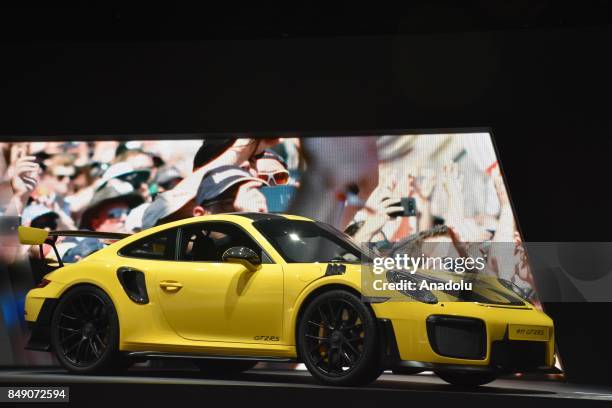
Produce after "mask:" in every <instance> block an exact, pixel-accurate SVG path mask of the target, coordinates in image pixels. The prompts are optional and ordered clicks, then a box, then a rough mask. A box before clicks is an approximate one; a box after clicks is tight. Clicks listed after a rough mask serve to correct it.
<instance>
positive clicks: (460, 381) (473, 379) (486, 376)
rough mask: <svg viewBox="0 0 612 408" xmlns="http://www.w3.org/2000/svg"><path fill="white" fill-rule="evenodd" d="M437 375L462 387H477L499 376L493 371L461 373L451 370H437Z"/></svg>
mask: <svg viewBox="0 0 612 408" xmlns="http://www.w3.org/2000/svg"><path fill="white" fill-rule="evenodd" d="M436 375H437V376H438V377H440V378H441V379H443V380H444V381H446V382H447V383H449V384H452V385H459V386H462V387H477V386H479V385H484V384H488V383H490V382H492V381H495V379H496V378H497V376H496V375H495V374H492V373H461V372H451V371H440V372H438V371H436Z"/></svg>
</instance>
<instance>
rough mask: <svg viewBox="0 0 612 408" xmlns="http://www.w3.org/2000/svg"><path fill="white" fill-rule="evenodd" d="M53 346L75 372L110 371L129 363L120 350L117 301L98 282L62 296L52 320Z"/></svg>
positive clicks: (66, 365)
mask: <svg viewBox="0 0 612 408" xmlns="http://www.w3.org/2000/svg"><path fill="white" fill-rule="evenodd" d="M51 347H52V349H53V351H54V352H55V355H56V356H57V359H58V361H59V362H60V363H61V365H62V366H63V367H64V368H66V369H67V370H69V371H71V372H75V373H83V374H102V373H110V372H116V371H120V370H123V369H126V368H127V367H128V366H129V361H128V360H126V359H124V358H122V356H121V355H120V354H119V321H118V318H117V312H116V310H115V307H114V305H113V302H112V301H111V299H110V297H109V296H108V295H107V294H106V293H104V291H102V290H101V289H99V288H97V287H95V286H90V285H84V286H78V287H75V288H74V289H72V290H70V291H69V292H68V293H66V294H65V295H64V296H62V298H61V299H60V301H59V302H58V305H57V307H56V308H55V311H54V313H53V318H52V320H51Z"/></svg>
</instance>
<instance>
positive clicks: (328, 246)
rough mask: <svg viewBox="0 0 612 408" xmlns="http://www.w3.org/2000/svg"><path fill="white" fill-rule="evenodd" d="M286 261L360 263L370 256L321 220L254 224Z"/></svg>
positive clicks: (269, 221)
mask: <svg viewBox="0 0 612 408" xmlns="http://www.w3.org/2000/svg"><path fill="white" fill-rule="evenodd" d="M253 225H254V226H255V228H257V230H258V231H259V232H261V233H262V235H263V236H264V237H266V239H267V240H268V241H269V242H270V244H272V246H273V247H274V248H275V249H276V250H277V251H278V252H279V253H280V254H281V256H282V257H283V258H284V259H285V261H287V262H289V263H312V262H324V263H326V262H341V263H360V262H361V261H362V258H364V257H365V259H364V260H366V259H369V257H368V255H367V254H366V253H365V252H363V251H362V250H361V249H360V248H359V247H358V246H357V245H356V244H355V243H353V242H352V241H351V240H350V239H349V237H348V236H346V235H345V234H343V233H342V232H340V231H338V230H336V229H335V228H333V227H332V226H330V225H327V224H323V223H320V222H312V221H299V220H289V219H272V220H259V221H255V222H254V223H253Z"/></svg>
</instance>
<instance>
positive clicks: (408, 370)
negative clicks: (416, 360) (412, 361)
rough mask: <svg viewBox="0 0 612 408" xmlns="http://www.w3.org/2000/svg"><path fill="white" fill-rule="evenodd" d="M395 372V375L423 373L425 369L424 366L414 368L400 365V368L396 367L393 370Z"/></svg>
mask: <svg viewBox="0 0 612 408" xmlns="http://www.w3.org/2000/svg"><path fill="white" fill-rule="evenodd" d="M392 371H393V374H395V375H415V374H419V373H422V372H423V371H425V369H423V368H416V367H415V368H412V367H398V368H394V369H393V370H392Z"/></svg>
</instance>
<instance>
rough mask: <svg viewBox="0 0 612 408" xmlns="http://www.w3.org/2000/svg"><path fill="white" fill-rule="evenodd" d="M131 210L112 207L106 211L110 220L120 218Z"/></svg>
mask: <svg viewBox="0 0 612 408" xmlns="http://www.w3.org/2000/svg"><path fill="white" fill-rule="evenodd" d="M128 212H129V210H128V209H127V208H111V209H110V210H108V211H107V212H106V216H107V217H108V219H109V220H120V219H121V218H122V217H123V216H124V215H125V216H127V215H128Z"/></svg>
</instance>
